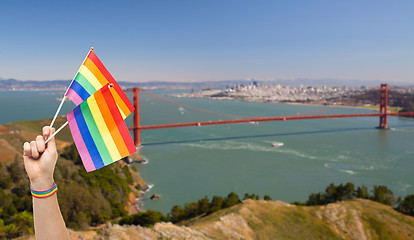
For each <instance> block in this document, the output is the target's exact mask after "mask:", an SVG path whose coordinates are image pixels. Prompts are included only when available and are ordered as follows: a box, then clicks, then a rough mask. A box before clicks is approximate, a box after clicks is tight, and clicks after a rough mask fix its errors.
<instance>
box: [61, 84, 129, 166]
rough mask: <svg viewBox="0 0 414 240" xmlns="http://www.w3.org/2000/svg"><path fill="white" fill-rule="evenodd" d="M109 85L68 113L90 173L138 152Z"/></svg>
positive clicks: (73, 133)
mask: <svg viewBox="0 0 414 240" xmlns="http://www.w3.org/2000/svg"><path fill="white" fill-rule="evenodd" d="M115 96H117V92H116V89H114V88H110V87H109V84H106V85H104V87H102V88H101V89H99V90H98V91H96V92H95V93H94V94H92V95H91V96H90V97H89V98H88V99H86V101H83V102H82V103H81V104H79V105H78V106H77V107H75V108H74V109H73V110H72V111H71V112H69V113H68V115H67V119H68V122H69V127H70V131H71V132H72V137H73V140H74V141H75V145H76V148H77V149H78V152H79V155H80V157H81V159H82V162H83V165H84V166H85V169H86V171H87V172H90V171H93V170H96V169H99V168H101V167H104V166H106V165H109V164H111V163H113V162H115V161H118V160H119V159H121V158H123V157H126V156H128V155H130V154H132V153H134V152H136V151H137V150H136V148H135V145H134V143H133V141H132V137H131V135H130V134H129V131H128V128H127V126H126V124H125V122H124V119H123V118H122V116H121V113H120V111H119V109H118V107H117V105H116V97H115Z"/></svg>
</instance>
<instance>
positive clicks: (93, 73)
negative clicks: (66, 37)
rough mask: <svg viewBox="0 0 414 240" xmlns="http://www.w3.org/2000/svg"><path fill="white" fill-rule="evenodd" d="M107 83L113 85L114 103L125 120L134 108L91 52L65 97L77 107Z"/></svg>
mask: <svg viewBox="0 0 414 240" xmlns="http://www.w3.org/2000/svg"><path fill="white" fill-rule="evenodd" d="M107 83H112V84H113V88H114V89H115V91H116V93H117V94H114V99H115V102H116V104H117V105H118V107H119V109H120V111H121V115H122V117H123V119H125V118H126V117H127V116H128V115H129V114H130V113H131V112H132V111H134V106H133V105H132V103H131V102H130V101H129V99H128V97H127V96H126V95H125V93H124V91H122V89H121V87H120V86H119V85H118V83H117V82H116V81H115V79H114V78H113V77H112V75H111V74H110V73H109V72H108V70H106V68H105V66H104V65H103V64H102V62H101V60H99V58H98V57H97V56H96V55H95V53H94V52H93V51H90V52H89V54H88V56H87V57H86V59H85V61H84V62H83V64H82V66H81V68H80V69H79V72H78V73H77V74H76V76H75V78H74V79H73V81H72V84H71V85H70V86H69V89H68V91H67V92H66V94H65V96H67V97H68V98H70V99H71V100H72V102H73V103H75V105H76V106H78V105H79V104H80V103H81V102H83V101H85V100H86V99H88V97H89V96H91V95H92V94H94V93H95V92H96V91H98V90H99V89H101V88H102V87H103V86H105V85H106V84H107Z"/></svg>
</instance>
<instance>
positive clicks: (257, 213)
mask: <svg viewBox="0 0 414 240" xmlns="http://www.w3.org/2000/svg"><path fill="white" fill-rule="evenodd" d="M184 224H185V225H186V226H184V225H181V226H179V225H174V224H171V223H157V224H156V225H155V226H154V227H153V228H143V227H140V226H119V225H111V224H108V225H106V226H105V227H103V228H101V229H100V230H98V232H97V233H95V232H88V233H79V232H73V233H72V236H73V238H74V239H413V238H414V218H413V217H410V216H406V215H403V214H401V213H399V212H396V211H394V210H393V209H392V208H391V207H389V206H386V205H383V204H380V203H376V202H372V201H370V200H363V199H357V200H354V201H346V202H341V203H335V204H329V205H327V206H315V207H302V206H295V205H291V204H287V203H283V202H280V201H261V200H258V201H255V200H246V201H244V202H243V203H241V204H238V205H236V206H234V207H231V208H229V209H224V210H221V211H219V212H216V213H214V214H212V215H210V216H207V217H204V218H199V219H192V220H191V221H190V222H185V223H184Z"/></svg>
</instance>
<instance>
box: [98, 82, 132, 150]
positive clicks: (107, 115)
mask: <svg viewBox="0 0 414 240" xmlns="http://www.w3.org/2000/svg"><path fill="white" fill-rule="evenodd" d="M104 91H107V90H106V89H105V90H104ZM111 94H112V92H111ZM95 98H96V102H97V103H98V107H99V109H100V110H101V113H102V116H103V119H104V121H105V123H106V125H107V126H108V129H109V130H110V133H111V136H112V138H113V140H114V142H115V145H116V147H117V149H118V152H119V153H120V155H121V156H127V155H129V151H128V149H127V147H126V146H125V143H124V139H123V138H122V136H121V133H120V132H119V129H118V126H117V124H116V123H115V120H114V118H113V114H112V113H111V111H110V110H109V108H108V105H107V103H106V100H105V98H104V96H103V95H102V92H101V91H97V92H96V93H95ZM115 110H117V109H115Z"/></svg>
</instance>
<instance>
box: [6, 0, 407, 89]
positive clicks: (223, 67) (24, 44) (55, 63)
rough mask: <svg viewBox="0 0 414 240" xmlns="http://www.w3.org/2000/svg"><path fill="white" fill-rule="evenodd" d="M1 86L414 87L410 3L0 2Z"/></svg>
mask: <svg viewBox="0 0 414 240" xmlns="http://www.w3.org/2000/svg"><path fill="white" fill-rule="evenodd" d="M0 11H1V12H0V77H2V78H6V79H7V78H15V79H20V80H57V79H58V80H63V79H65V80H66V79H72V78H73V76H74V75H75V73H76V71H77V70H78V68H79V66H80V64H81V63H82V61H83V59H84V57H85V56H86V54H87V52H88V50H89V48H90V47H91V46H94V47H95V53H96V54H97V55H98V57H99V58H100V59H101V60H102V62H103V63H104V64H105V65H106V67H107V68H108V70H109V71H110V72H111V73H112V75H113V76H114V77H115V78H116V79H117V80H118V81H152V80H161V81H210V80H234V79H249V78H252V77H254V78H256V79H263V80H273V79H295V78H312V79H318V78H337V79H357V80H383V81H387V82H392V81H405V82H414V1H378V0H375V1H363V0H356V1H352V0H347V1H341V0H337V1H335V0H331V1H328V0H324V1H309V0H303V1H295V0H288V1H286V0H283V1H276V0H273V1H261V0H250V1H241V0H240V1H230V0H217V1H216V0H204V1H202V0H188V1H180V0H170V1H166V0H165V1H159V0H146V1H140V0H136V1H133V0H129V1H122V0H118V1H103V0H102V1H98V0H94V1H89V0H83V1H74V0H72V1H56V0H54V1H32V0H31V1H19V0H2V1H0Z"/></svg>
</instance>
